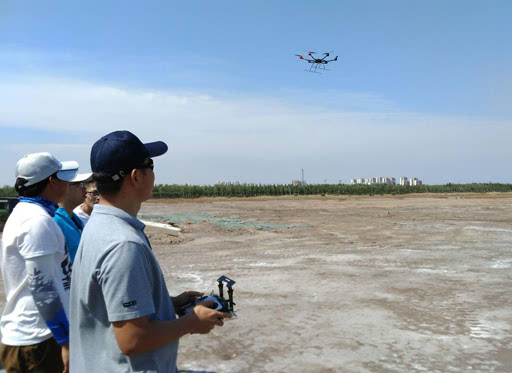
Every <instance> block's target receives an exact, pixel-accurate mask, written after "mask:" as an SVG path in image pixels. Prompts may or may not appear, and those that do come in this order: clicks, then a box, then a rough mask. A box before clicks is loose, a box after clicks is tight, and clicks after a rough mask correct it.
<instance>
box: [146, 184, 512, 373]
mask: <svg viewBox="0 0 512 373" xmlns="http://www.w3.org/2000/svg"><path fill="white" fill-rule="evenodd" d="M141 216H143V218H144V219H150V220H153V221H171V222H173V223H175V225H177V226H179V227H181V228H182V230H183V233H182V234H180V236H179V237H175V236H171V235H168V234H167V233H165V232H164V231H162V230H158V229H154V228H149V227H148V229H147V233H148V236H149V237H150V240H151V242H152V245H153V249H154V252H155V254H156V255H157V257H158V260H159V261H160V263H161V266H162V269H163V272H164V276H165V278H166V280H167V285H168V287H169V290H170V292H171V294H173V295H176V294H178V293H179V292H181V291H184V290H187V289H194V290H201V291H205V292H209V291H211V290H215V291H216V292H217V286H216V282H215V280H216V279H217V278H218V277H219V276H220V275H227V276H229V277H231V278H232V279H234V280H235V281H236V282H237V283H236V285H235V287H234V289H235V294H234V295H235V302H236V303H237V305H236V309H237V313H238V319H236V320H231V321H229V322H227V323H226V325H225V326H224V327H222V328H216V329H214V331H212V332H211V333H210V334H209V335H190V336H186V337H184V338H182V340H181V341H180V352H179V361H178V362H179V367H180V369H182V370H183V371H184V372H202V373H206V372H282V371H294V372H469V371H471V372H511V371H512V307H511V305H512V301H511V295H510V294H511V293H510V283H511V280H512V274H511V268H512V196H511V195H498V194H491V195H412V196H395V197H391V196H373V197H348V196H345V197H339V198H335V197H325V198H321V197H316V198H313V197H309V198H303V197H287V198H273V199H271V198H253V199H250V200H249V199H203V200H188V201H175V200H173V201H156V202H155V201H150V202H148V203H145V204H144V205H143V207H142V209H141Z"/></svg>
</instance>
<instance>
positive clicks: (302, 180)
mask: <svg viewBox="0 0 512 373" xmlns="http://www.w3.org/2000/svg"><path fill="white" fill-rule="evenodd" d="M301 170H302V185H304V169H303V168H302V169H301Z"/></svg>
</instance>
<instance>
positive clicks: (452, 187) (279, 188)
mask: <svg viewBox="0 0 512 373" xmlns="http://www.w3.org/2000/svg"><path fill="white" fill-rule="evenodd" d="M490 192H500V193H506V192H512V184H498V183H472V184H451V183H450V184H445V185H417V186H402V185H347V184H308V185H298V186H295V185H291V184H258V185H188V184H185V185H177V184H173V185H163V184H157V185H155V186H154V189H153V198H199V197H258V196H294V195H295V196H311V195H333V196H337V195H370V196H371V195H383V194H391V195H397V194H409V193H490ZM0 196H1V197H17V194H16V191H15V190H14V188H13V187H10V186H4V187H2V188H0Z"/></svg>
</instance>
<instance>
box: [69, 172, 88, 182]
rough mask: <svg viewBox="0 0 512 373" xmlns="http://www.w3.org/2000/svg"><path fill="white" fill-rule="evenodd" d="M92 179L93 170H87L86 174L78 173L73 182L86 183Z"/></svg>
mask: <svg viewBox="0 0 512 373" xmlns="http://www.w3.org/2000/svg"><path fill="white" fill-rule="evenodd" d="M89 181H92V172H86V173H85V174H76V176H75V177H74V178H73V180H71V182H72V183H85V182H89Z"/></svg>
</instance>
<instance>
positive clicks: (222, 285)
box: [217, 277, 224, 299]
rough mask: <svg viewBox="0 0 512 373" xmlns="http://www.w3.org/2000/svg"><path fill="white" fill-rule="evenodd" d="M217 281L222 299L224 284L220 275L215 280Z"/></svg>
mask: <svg viewBox="0 0 512 373" xmlns="http://www.w3.org/2000/svg"><path fill="white" fill-rule="evenodd" d="M217 281H218V282H219V295H220V297H221V298H222V299H224V284H223V283H222V277H221V278H219V279H218V280H217Z"/></svg>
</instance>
